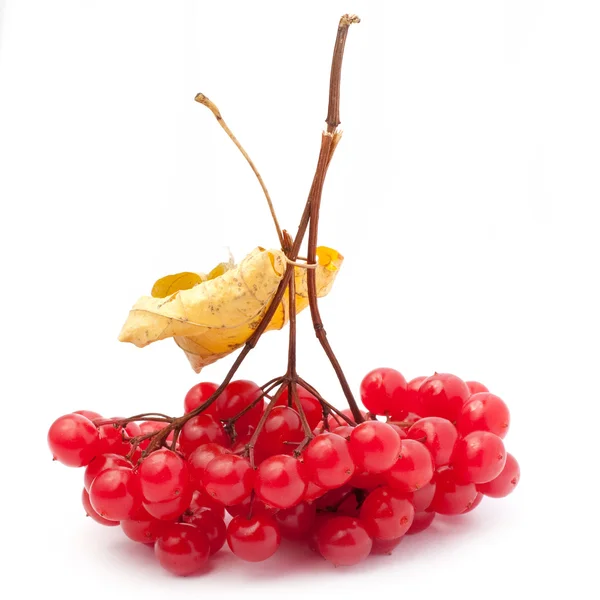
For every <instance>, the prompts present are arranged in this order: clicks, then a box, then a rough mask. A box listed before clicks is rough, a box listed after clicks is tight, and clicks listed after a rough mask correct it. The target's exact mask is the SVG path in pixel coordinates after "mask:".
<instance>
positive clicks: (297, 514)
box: [275, 502, 317, 540]
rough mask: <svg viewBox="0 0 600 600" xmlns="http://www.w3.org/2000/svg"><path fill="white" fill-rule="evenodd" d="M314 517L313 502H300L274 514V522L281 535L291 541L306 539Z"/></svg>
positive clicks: (315, 514)
mask: <svg viewBox="0 0 600 600" xmlns="http://www.w3.org/2000/svg"><path fill="white" fill-rule="evenodd" d="M316 517H317V507H316V506H315V504H314V503H313V502H310V503H309V502H301V503H300V504H297V505H296V506H293V507H292V508H287V509H284V510H278V511H277V512H276V513H275V521H277V524H278V525H279V529H280V531H281V535H282V536H283V537H285V538H288V539H291V540H303V539H307V538H308V537H309V536H310V534H311V531H312V530H313V527H314V525H315V520H316Z"/></svg>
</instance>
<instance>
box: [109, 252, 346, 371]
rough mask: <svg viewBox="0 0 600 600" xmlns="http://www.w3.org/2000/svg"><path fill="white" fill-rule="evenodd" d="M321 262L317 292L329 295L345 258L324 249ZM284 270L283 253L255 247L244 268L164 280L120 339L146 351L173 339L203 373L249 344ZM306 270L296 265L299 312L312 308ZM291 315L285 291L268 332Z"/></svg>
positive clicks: (140, 304)
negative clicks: (145, 347) (248, 341)
mask: <svg viewBox="0 0 600 600" xmlns="http://www.w3.org/2000/svg"><path fill="white" fill-rule="evenodd" d="M317 258H318V265H317V268H316V282H317V293H318V295H319V296H325V295H326V294H327V293H329V290H330V289H331V286H332V285H333V281H334V279H335V277H336V275H337V272H338V270H339V268H340V266H341V264H342V261H343V257H342V255H341V254H339V252H337V251H335V250H332V249H331V248H325V247H319V248H318V249H317ZM285 268H286V259H285V255H284V253H283V252H282V251H281V250H265V249H264V248H256V249H255V250H253V251H252V252H251V253H250V254H248V256H246V257H245V258H244V259H243V260H242V261H241V263H240V264H239V265H237V266H233V265H231V264H228V263H221V264H220V265H218V266H217V267H216V268H215V269H213V271H211V273H210V275H209V276H206V275H200V274H195V273H178V274H176V275H168V276H167V277H163V278H162V279H159V280H158V281H157V282H156V283H155V284H154V286H153V288H152V296H142V297H141V298H140V299H139V300H138V301H137V302H136V304H135V305H134V306H133V308H132V309H131V311H130V313H129V317H128V318H127V321H126V322H125V325H123V329H122V330H121V333H120V335H119V340H120V341H122V342H131V343H132V344H135V345H136V346H138V347H140V348H142V347H144V346H147V345H148V344H151V343H152V342H156V341H158V340H162V339H165V338H169V337H172V338H173V339H174V340H175V342H176V343H177V345H178V346H179V347H180V348H181V349H182V350H183V351H184V352H185V354H186V356H187V358H188V359H189V361H190V363H191V365H192V367H193V369H194V370H195V371H196V372H197V373H198V372H200V370H201V369H202V368H203V367H205V366H206V365H209V364H211V363H213V362H215V361H217V360H218V359H219V358H222V357H224V356H227V355H228V354H230V353H231V352H233V351H234V350H236V349H237V348H239V347H241V346H243V345H244V344H245V342H246V341H247V340H248V338H249V337H250V336H251V335H252V333H253V331H254V330H255V329H256V327H257V326H258V324H259V323H260V321H261V319H262V317H263V315H264V314H265V312H266V310H267V308H268V307H269V304H270V302H271V299H272V298H273V295H274V294H275V292H276V290H277V287H278V285H279V282H280V281H281V279H282V277H283V274H284V272H285ZM306 271H307V270H306V269H304V268H302V267H295V283H296V310H297V311H298V312H300V311H301V310H303V309H304V308H306V307H307V306H308V291H307V272H306ZM211 276H212V277H211ZM288 311H289V304H288V294H287V292H286V295H285V296H284V298H283V300H282V301H281V304H280V306H279V307H278V308H277V310H276V311H275V314H274V316H273V319H272V320H271V322H270V323H269V326H268V328H267V331H268V330H271V329H281V328H282V327H284V325H285V324H286V323H287V321H288Z"/></svg>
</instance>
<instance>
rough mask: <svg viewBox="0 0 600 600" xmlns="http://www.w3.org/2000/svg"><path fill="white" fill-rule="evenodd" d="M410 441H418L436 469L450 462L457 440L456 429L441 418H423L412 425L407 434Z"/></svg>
mask: <svg viewBox="0 0 600 600" xmlns="http://www.w3.org/2000/svg"><path fill="white" fill-rule="evenodd" d="M407 435H408V437H409V438H410V439H413V440H418V441H420V442H422V443H423V445H424V446H425V447H426V448H427V450H429V452H430V453H431V457H432V458H433V463H434V464H435V466H436V467H441V466H444V465H447V464H448V463H449V462H450V457H451V456H452V451H453V450H454V444H456V440H457V439H458V432H457V431H456V427H454V425H452V423H450V421H448V419H442V418H441V417H425V418H424V419H419V420H418V421H417V422H416V423H414V424H413V425H412V426H411V427H410V429H409V430H408V432H407Z"/></svg>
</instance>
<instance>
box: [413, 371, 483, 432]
mask: <svg viewBox="0 0 600 600" xmlns="http://www.w3.org/2000/svg"><path fill="white" fill-rule="evenodd" d="M470 395H471V393H470V392H469V388H468V387H467V384H466V383H465V382H464V381H463V380H462V379H459V378H458V377H456V375H450V374H449V373H436V374H435V375H432V376H431V377H428V378H427V379H426V380H425V381H424V382H423V383H422V384H421V387H420V388H419V400H420V402H421V405H422V407H423V416H424V417H442V418H444V419H448V421H452V422H453V423H454V422H455V421H456V420H457V419H458V417H459V415H460V411H461V409H462V407H463V404H464V403H465V402H466V401H467V400H468V399H469V396H470Z"/></svg>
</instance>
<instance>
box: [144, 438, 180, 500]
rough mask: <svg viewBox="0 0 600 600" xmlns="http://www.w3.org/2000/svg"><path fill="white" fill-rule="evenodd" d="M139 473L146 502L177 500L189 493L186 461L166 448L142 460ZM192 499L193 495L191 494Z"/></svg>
mask: <svg viewBox="0 0 600 600" xmlns="http://www.w3.org/2000/svg"><path fill="white" fill-rule="evenodd" d="M137 473H138V476H139V481H140V489H141V492H142V497H143V499H144V502H147V503H149V502H150V503H154V502H166V501H169V500H175V499H176V498H178V497H181V496H182V495H184V494H185V493H187V492H188V491H189V488H190V487H191V483H190V473H189V469H188V465H187V463H186V461H185V460H184V459H183V458H181V456H179V454H177V453H175V452H173V451H172V450H167V449H166V448H161V449H160V450H156V451H154V452H152V453H151V454H150V455H149V456H147V457H146V458H145V459H143V460H142V462H141V464H140V465H139V467H137ZM189 495H190V497H191V493H190V494H189Z"/></svg>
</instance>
